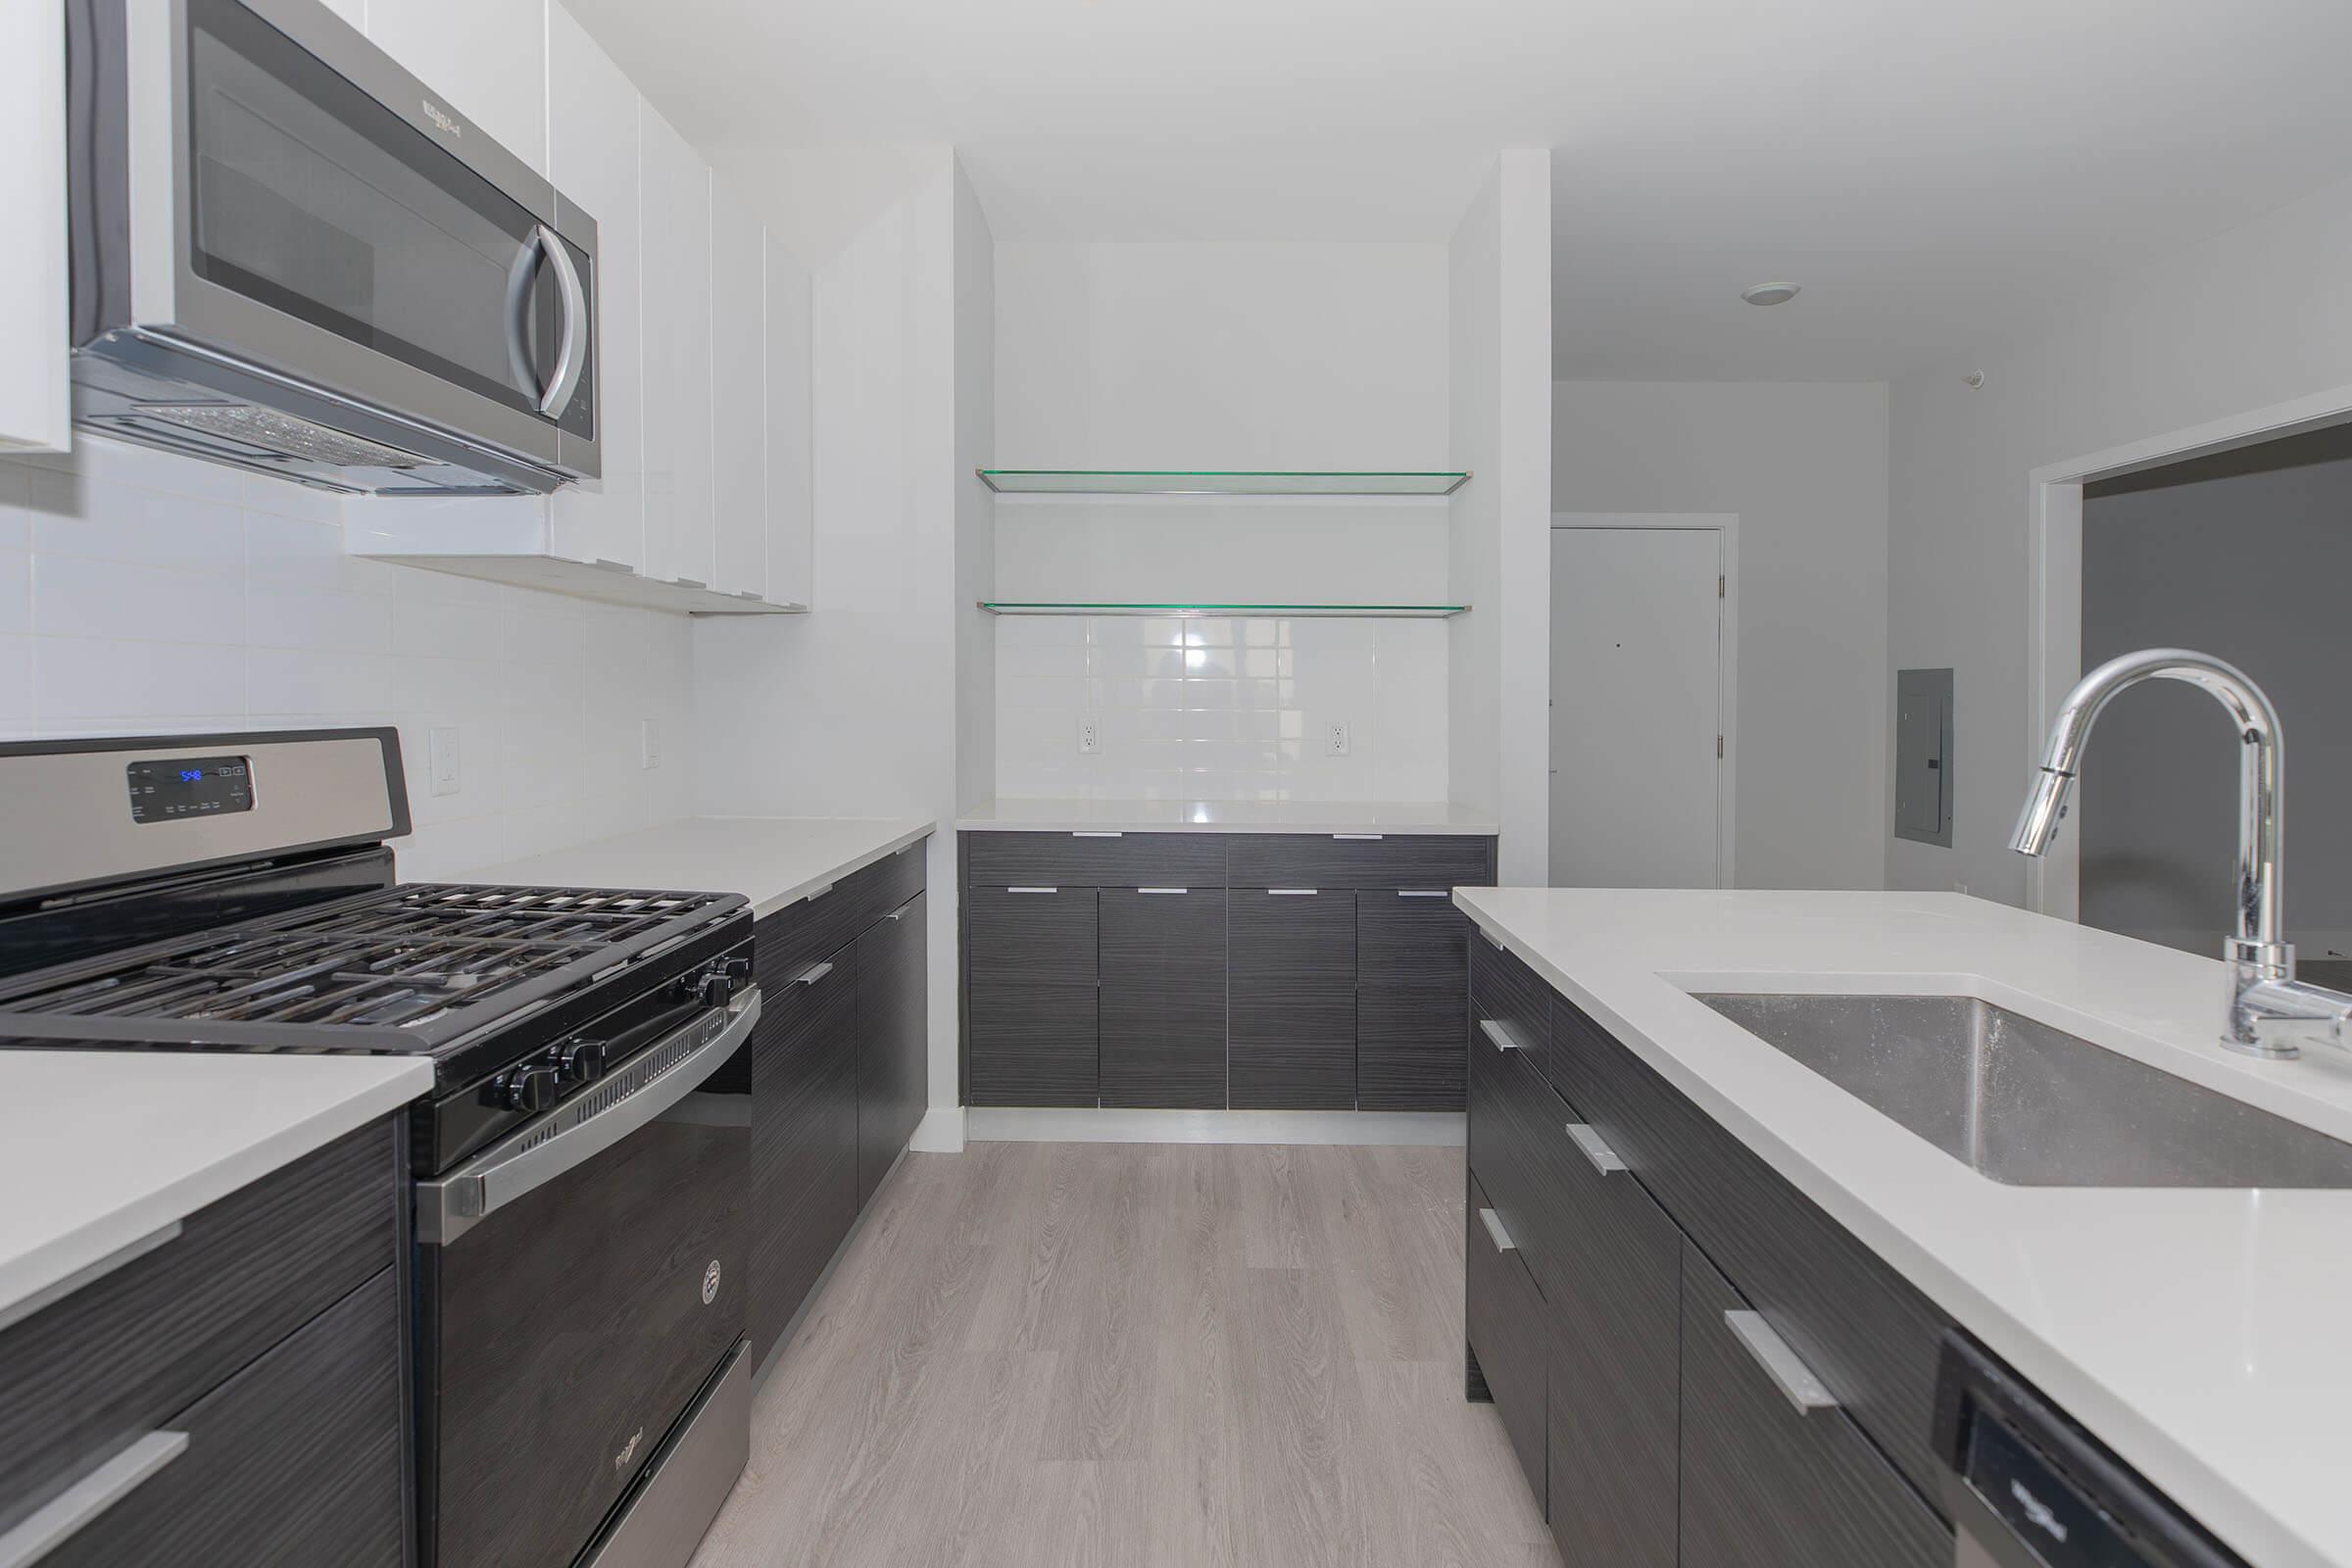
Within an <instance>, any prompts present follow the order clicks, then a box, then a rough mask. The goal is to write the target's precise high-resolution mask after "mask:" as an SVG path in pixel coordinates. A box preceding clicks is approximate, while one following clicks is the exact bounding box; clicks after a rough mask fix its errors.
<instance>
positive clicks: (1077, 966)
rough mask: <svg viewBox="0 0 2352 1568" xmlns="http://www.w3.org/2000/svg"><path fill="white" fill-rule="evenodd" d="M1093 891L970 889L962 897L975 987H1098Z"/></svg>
mask: <svg viewBox="0 0 2352 1568" xmlns="http://www.w3.org/2000/svg"><path fill="white" fill-rule="evenodd" d="M1095 932H1096V928H1095V890H1094V889H1093V888H1060V887H1044V886H1039V887H1034V888H1031V889H1028V890H1026V891H1022V890H1016V889H1009V888H995V887H984V888H971V889H969V890H967V891H966V893H965V895H964V943H965V961H966V963H967V964H968V965H969V973H970V975H971V978H972V984H973V985H974V986H979V985H981V984H983V983H986V984H989V985H1004V984H1010V983H1015V982H1017V983H1019V984H1023V985H1033V986H1042V985H1054V986H1091V985H1093V984H1094V983H1095V973H1096V970H1095V947H1096V936H1095Z"/></svg>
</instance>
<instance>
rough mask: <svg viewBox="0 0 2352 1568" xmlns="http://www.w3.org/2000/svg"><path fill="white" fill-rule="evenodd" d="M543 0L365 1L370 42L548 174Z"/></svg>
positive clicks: (545, 45) (493, 138) (467, 116)
mask: <svg viewBox="0 0 2352 1568" xmlns="http://www.w3.org/2000/svg"><path fill="white" fill-rule="evenodd" d="M547 3H548V0H368V37H369V38H370V39H372V40H374V42H375V45H376V47H378V48H380V49H382V50H383V51H384V53H386V54H388V55H390V56H391V57H392V58H393V59H395V60H397V61H399V62H400V63H401V64H402V65H403V66H405V67H407V68H408V69H409V70H410V71H411V72H413V73H416V75H417V77H418V78H419V79H420V80H422V81H423V82H424V84H425V85H426V86H427V87H430V88H431V89H432V90H433V91H434V92H437V93H439V94H440V95H441V96H443V97H444V98H446V99H448V100H449V103H448V107H449V108H451V109H454V110H456V111H457V112H458V113H459V114H461V115H463V116H465V117H466V119H467V120H470V121H472V122H473V123H475V124H477V125H479V126H480V127H481V128H482V129H483V130H484V131H486V132H487V133H488V134H489V135H490V137H491V139H492V140H494V141H496V142H498V143H499V144H500V145H501V146H503V147H505V148H506V149H507V150H508V151H509V152H511V153H513V154H514V155H515V157H517V158H519V159H521V160H522V161H523V162H524V163H526V164H528V165H530V166H531V168H533V169H535V170H537V171H538V172H540V173H542V174H544V173H546V172H547V9H546V8H547Z"/></svg>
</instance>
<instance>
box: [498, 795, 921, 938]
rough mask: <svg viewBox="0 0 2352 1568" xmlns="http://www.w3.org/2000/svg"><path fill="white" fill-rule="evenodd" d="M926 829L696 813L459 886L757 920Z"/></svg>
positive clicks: (886, 820) (886, 822)
mask: <svg viewBox="0 0 2352 1568" xmlns="http://www.w3.org/2000/svg"><path fill="white" fill-rule="evenodd" d="M930 832H931V823H929V822H928V821H924V820H922V819H919V818H916V817H898V816H889V817H868V816H691V817H687V818H685V819H684V820H682V821H677V822H668V823H664V824H663V825H662V826H661V827H649V828H645V829H642V830H641V831H639V832H635V833H624V834H622V835H620V836H619V837H618V838H610V839H599V840H597V841H596V842H595V843H593V844H582V845H578V846H576V847H574V848H572V849H568V850H555V851H552V852H550V853H549V854H546V855H534V856H532V857H531V858H528V859H523V860H508V861H506V862H504V863H503V864H499V865H485V866H479V867H476V868H475V869H474V870H472V871H469V872H467V873H466V875H465V876H464V877H462V878H460V879H459V880H462V881H467V882H529V883H537V884H539V885H541V886H546V887H607V888H615V887H616V888H649V889H659V890H662V891H665V892H676V893H740V894H742V895H743V896H744V897H745V898H747V899H749V900H751V901H752V912H753V913H754V914H755V915H762V914H772V913H774V912H775V911H776V910H778V909H781V908H782V907H784V906H786V905H788V904H797V903H798V902H800V901H801V900H802V899H805V898H807V897H808V896H809V894H811V893H814V892H816V891H817V890H819V889H821V888H823V887H825V886H827V885H828V884H830V883H833V882H836V881H839V880H840V879H841V878H843V877H845V876H848V875H849V874H850V873H851V872H853V871H857V870H859V869H861V868H863V867H865V866H868V865H871V864H872V863H873V862H874V861H876V860H879V859H880V858H882V857H884V856H886V855H892V854H896V853H897V852H898V851H900V850H902V849H905V848H906V847H907V845H909V844H912V843H913V842H914V841H915V840H917V839H919V838H924V837H926V836H928V835H929V834H930Z"/></svg>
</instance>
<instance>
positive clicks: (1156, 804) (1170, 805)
mask: <svg viewBox="0 0 2352 1568" xmlns="http://www.w3.org/2000/svg"><path fill="white" fill-rule="evenodd" d="M956 826H957V827H958V828H966V829H971V830H974V831H983V832H986V831H995V832H1032V833H1087V832H1095V833H1451V834H1464V835H1477V836H1488V837H1491V836H1493V834H1494V833H1495V817H1494V815H1493V813H1491V812H1487V811H1478V810H1473V809H1470V808H1469V807H1467V806H1453V805H1449V804H1447V803H1446V802H1445V801H1094V800H994V801H983V802H981V803H980V804H979V805H978V806H975V807H973V808H972V809H969V810H967V811H965V812H964V813H963V814H962V815H961V816H959V817H957V818H956Z"/></svg>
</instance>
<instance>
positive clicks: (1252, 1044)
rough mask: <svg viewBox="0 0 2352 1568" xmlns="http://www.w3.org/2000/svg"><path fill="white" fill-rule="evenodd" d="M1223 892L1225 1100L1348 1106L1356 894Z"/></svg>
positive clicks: (1351, 1099) (1269, 1105)
mask: <svg viewBox="0 0 2352 1568" xmlns="http://www.w3.org/2000/svg"><path fill="white" fill-rule="evenodd" d="M1225 898H1226V915H1225V919H1226V926H1225V929H1226V949H1227V952H1228V954H1229V955H1230V959H1229V962H1228V965H1227V973H1228V977H1229V984H1230V985H1231V987H1232V992H1231V998H1230V1001H1229V1003H1228V1007H1227V1031H1228V1039H1227V1048H1226V1073H1227V1082H1228V1085H1229V1098H1230V1103H1232V1104H1233V1105H1235V1106H1236V1107H1241V1108H1251V1109H1300V1110H1347V1109H1351V1108H1352V1107H1353V1106H1354V1104H1355V895H1354V894H1353V893H1350V892H1347V891H1335V890H1333V889H1329V888H1325V889H1320V890H1317V891H1315V892H1312V893H1306V892H1278V891H1271V890H1266V889H1236V890H1234V891H1232V892H1230V893H1228V894H1227V895H1226V896H1225Z"/></svg>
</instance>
